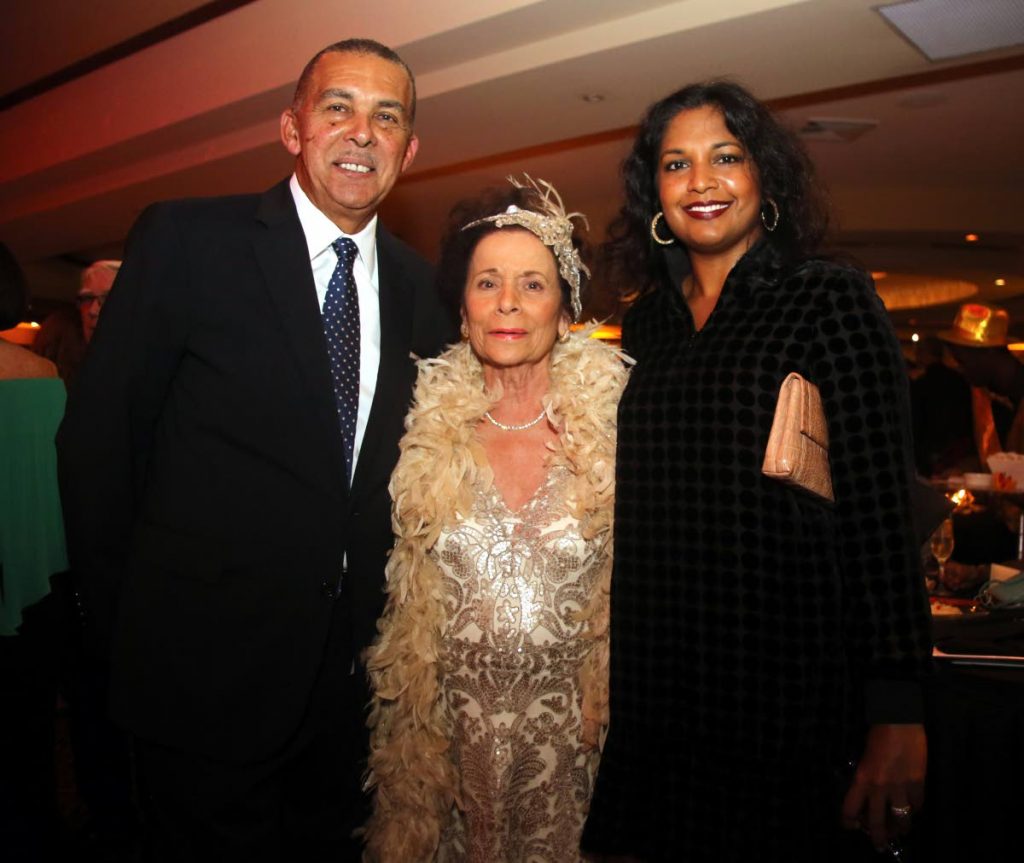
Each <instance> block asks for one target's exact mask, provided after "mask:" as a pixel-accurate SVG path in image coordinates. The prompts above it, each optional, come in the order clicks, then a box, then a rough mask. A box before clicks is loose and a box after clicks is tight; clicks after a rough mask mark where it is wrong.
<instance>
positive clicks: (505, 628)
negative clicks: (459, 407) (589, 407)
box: [432, 468, 604, 863]
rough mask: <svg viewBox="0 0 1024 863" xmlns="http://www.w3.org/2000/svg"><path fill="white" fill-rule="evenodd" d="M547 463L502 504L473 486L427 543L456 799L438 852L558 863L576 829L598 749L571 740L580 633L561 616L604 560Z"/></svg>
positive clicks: (493, 861) (568, 856) (581, 603)
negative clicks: (521, 500) (440, 606)
mask: <svg viewBox="0 0 1024 863" xmlns="http://www.w3.org/2000/svg"><path fill="white" fill-rule="evenodd" d="M567 479H568V473H567V471H566V470H565V469H564V468H555V469H552V470H551V471H550V472H549V474H548V477H547V479H546V480H545V482H544V483H542V485H541V487H540V488H539V489H538V491H537V492H536V494H535V495H534V497H533V498H532V499H531V500H530V501H529V502H527V503H526V504H525V505H524V506H523V507H522V508H521V509H519V510H517V511H515V512H512V511H510V510H509V509H508V507H507V506H506V505H505V503H504V501H503V500H502V498H501V497H500V495H499V494H498V492H497V491H496V490H495V489H493V488H491V489H486V490H484V489H478V490H477V491H476V494H475V499H474V505H473V511H472V512H471V513H470V514H469V516H468V517H467V518H465V519H463V520H461V521H459V522H458V523H456V524H455V525H454V526H453V527H452V528H451V529H449V530H448V531H446V532H444V533H443V534H442V535H441V538H440V539H439V541H438V543H437V544H436V546H435V547H434V549H433V551H432V555H433V556H434V559H435V561H436V562H437V564H438V566H439V567H440V568H441V571H442V573H443V585H444V598H445V607H446V616H447V621H446V630H445V636H444V639H443V644H442V656H441V668H442V675H441V688H442V695H443V698H444V703H445V705H446V708H447V710H448V714H449V718H450V721H451V724H452V727H453V730H454V734H453V745H452V757H453V758H454V760H455V764H456V766H457V768H458V772H459V775H460V799H461V809H457V810H454V811H453V815H452V819H451V821H450V822H449V824H448V825H447V827H446V829H445V831H444V835H443V837H442V840H441V847H440V850H439V853H438V858H437V859H438V860H439V861H444V863H447V861H471V863H527V861H529V863H535V861H536V863H539V861H551V863H556V861H557V863H565V861H570V863H571V861H574V860H579V859H580V853H579V839H580V833H581V831H582V828H583V822H584V820H585V817H586V812H587V809H588V807H589V803H590V796H591V792H592V789H593V783H594V777H595V775H596V772H597V764H598V754H597V752H596V750H595V751H584V748H583V746H582V744H581V740H580V737H581V728H582V721H581V691H580V684H579V673H580V668H581V666H582V665H583V662H584V659H585V658H586V656H587V654H588V653H589V651H590V647H591V642H590V641H589V640H587V639H586V638H584V637H582V625H581V624H580V623H578V622H577V620H576V618H575V615H576V614H577V613H578V612H579V611H580V610H581V609H582V608H583V607H585V606H586V604H587V601H588V599H589V598H590V595H591V591H592V590H594V589H595V588H596V585H597V583H598V580H599V575H600V571H601V567H602V563H603V562H604V553H603V551H602V550H601V548H600V547H599V543H597V542H594V541H588V540H585V539H584V538H583V537H582V536H581V535H580V533H579V525H578V522H577V521H576V519H575V518H573V517H572V515H571V514H570V512H569V509H568V507H567V505H566V502H565V500H564V495H563V490H564V489H565V488H566V487H567V484H568V483H567Z"/></svg>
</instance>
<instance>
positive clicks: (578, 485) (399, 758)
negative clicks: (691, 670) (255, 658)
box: [365, 330, 629, 863]
mask: <svg viewBox="0 0 1024 863" xmlns="http://www.w3.org/2000/svg"><path fill="white" fill-rule="evenodd" d="M589 334H590V331H589V330H588V331H584V332H582V333H577V334H573V335H572V336H570V338H569V339H568V341H567V343H566V344H556V345H555V348H554V350H553V352H552V358H551V376H550V377H551V386H550V390H549V392H548V394H547V396H545V398H544V407H545V410H546V411H547V414H548V418H549V419H550V420H551V422H552V425H553V426H554V427H555V428H557V429H558V430H559V433H558V438H557V441H556V442H555V443H554V444H553V445H551V456H550V462H551V464H552V465H563V466H565V467H567V468H568V469H569V472H570V475H571V477H572V480H571V482H572V487H571V488H570V489H569V490H568V492H569V493H568V495H567V499H569V500H570V501H572V504H573V507H574V510H573V515H574V516H575V517H576V518H577V519H578V520H579V522H580V527H581V532H582V533H583V535H584V536H586V537H588V538H595V537H601V538H602V539H603V541H604V543H605V549H604V550H605V553H606V555H607V564H606V566H605V571H604V572H603V573H602V575H601V578H600V580H599V586H598V588H597V589H596V590H595V591H594V595H593V597H592V599H591V602H590V604H589V606H588V607H587V608H586V609H584V610H583V612H582V613H581V615H580V618H581V620H584V621H586V624H587V625H586V627H585V632H586V634H587V637H590V638H593V639H594V640H595V645H594V647H593V649H592V650H591V651H590V654H589V655H588V658H587V662H586V664H585V666H584V669H583V671H582V678H583V679H582V680H581V688H582V691H583V714H584V719H585V721H586V724H587V725H588V726H589V727H590V728H592V729H596V728H597V727H606V726H607V723H608V591H609V583H610V577H611V542H612V515H613V502H614V489H615V416H616V410H617V406H618V401H619V396H620V395H621V394H622V388H623V387H624V386H625V382H626V376H627V372H626V366H625V363H626V362H629V360H628V358H626V357H625V355H623V354H621V353H620V352H618V351H616V350H614V349H612V348H610V347H608V346H607V345H604V344H601V343H600V342H598V341H595V340H594V339H591V338H589ZM499 397H500V394H496V393H494V392H488V391H487V390H486V389H485V387H484V378H483V370H482V368H481V366H480V363H479V361H478V360H477V359H476V357H475V356H474V354H473V352H472V350H471V349H470V347H469V345H468V344H459V345H456V346H454V347H452V348H450V349H449V350H448V351H447V352H446V353H445V354H443V355H442V356H440V357H438V358H437V359H431V360H422V361H421V362H420V364H419V377H418V379H417V382H416V389H415V392H414V400H413V407H412V409H411V410H410V412H409V416H408V417H407V418H406V423H405V426H406V434H405V436H404V437H403V438H402V442H401V455H400V457H399V460H398V466H397V467H396V468H395V472H394V474H393V476H392V478H391V496H392V500H393V501H394V503H393V507H392V521H393V527H394V532H395V536H396V538H397V540H396V544H395V548H394V550H393V552H392V554H391V557H390V559H389V561H388V566H387V573H388V585H387V592H388V600H387V607H386V609H385V612H384V615H383V617H382V618H381V620H380V622H379V623H378V625H377V626H378V630H379V635H378V637H377V640H376V641H375V643H374V645H373V647H371V648H370V650H369V653H368V656H367V667H368V668H369V671H370V676H371V678H372V680H373V684H374V697H373V705H372V710H371V715H370V726H371V728H372V733H371V747H370V750H371V751H370V762H369V765H370V773H369V778H368V781H367V787H372V788H373V789H374V791H375V794H374V812H373V815H372V817H371V819H370V821H369V823H368V824H367V827H366V831H365V838H366V843H367V852H368V857H369V859H371V860H375V861H383V863H390V861H402V863H412V862H413V861H425V860H431V859H433V857H434V855H435V853H436V851H437V848H438V845H439V842H440V838H441V831H442V830H443V828H444V825H445V823H446V821H447V819H448V817H449V815H450V812H451V808H452V806H455V805H458V797H459V783H458V776H457V773H456V770H455V767H454V765H453V763H452V761H451V759H450V757H449V755H448V748H449V741H450V737H451V729H450V726H449V722H448V719H447V716H446V713H445V708H444V704H443V703H442V699H441V692H440V684H439V680H438V656H439V653H440V640H441V634H442V631H443V627H444V623H445V610H444V601H443V594H442V585H441V573H440V571H439V569H438V567H437V566H436V564H435V563H434V562H433V560H432V559H431V557H430V554H429V552H430V550H431V549H432V548H433V547H434V545H435V544H436V542H437V540H438V537H439V536H440V534H441V531H442V530H443V529H444V528H445V527H448V526H450V525H452V524H454V523H455V521H456V520H457V519H458V518H459V517H460V516H463V515H467V514H468V513H469V512H470V509H471V507H472V502H473V490H474V486H475V484H476V483H478V482H479V483H481V484H483V485H484V487H488V486H489V485H490V484H491V482H492V481H493V475H492V474H491V471H490V468H489V467H488V465H487V460H486V458H485V457H484V453H483V448H482V446H481V445H480V443H479V442H478V441H477V439H476V434H475V430H476V426H477V424H478V422H479V421H480V419H481V417H482V416H483V414H484V411H486V410H488V409H490V408H491V407H492V406H493V405H494V404H496V403H497V401H498V398H499ZM593 736H594V737H595V738H596V732H595V733H594V735H593Z"/></svg>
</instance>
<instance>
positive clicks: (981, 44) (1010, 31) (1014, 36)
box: [878, 0, 1024, 61]
mask: <svg viewBox="0 0 1024 863" xmlns="http://www.w3.org/2000/svg"><path fill="white" fill-rule="evenodd" d="M878 13H879V14H880V15H881V16H882V17H883V18H885V20H886V21H887V22H888V23H889V24H891V25H892V26H893V28H895V29H896V31H897V32H899V33H900V35H902V36H903V37H904V38H905V39H907V40H908V41H909V42H910V43H911V44H912V45H913V46H914V47H915V48H917V49H918V50H919V51H920V52H921V53H922V54H924V55H925V57H927V58H928V59H929V60H932V61H935V60H949V59H951V58H953V57H962V56H964V55H965V54H977V53H979V52H981V51H995V50H997V49H999V48H1010V47H1012V46H1014V45H1019V44H1021V43H1022V42H1024V4H1022V3H1021V2H1020V0H986V2H984V3H978V2H974V3H965V2H964V0H907V2H903V3H890V4H888V5H886V6H879V7H878Z"/></svg>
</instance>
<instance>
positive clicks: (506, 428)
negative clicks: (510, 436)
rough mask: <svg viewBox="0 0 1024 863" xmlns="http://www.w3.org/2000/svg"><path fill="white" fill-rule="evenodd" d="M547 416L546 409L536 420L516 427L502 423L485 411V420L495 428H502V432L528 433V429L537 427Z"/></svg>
mask: <svg viewBox="0 0 1024 863" xmlns="http://www.w3.org/2000/svg"><path fill="white" fill-rule="evenodd" d="M545 416H547V409H546V408H545V409H544V410H542V411H541V412H540V413H539V414H537V416H536V418H534V419H532V420H530V421H529V422H528V423H521V424H520V425H515V424H513V423H508V424H505V423H500V422H498V421H497V420H496V419H495V418H494V417H492V416H491V412H490V411H484V418H485V419H486V420H487V422H489V423H490V424H491V425H492V426H495V427H496V428H500V429H501V430H502V431H526V430H527V429H532V428H533V427H534V426H535V425H537V423H539V422H540V421H541V420H542V419H544V417H545Z"/></svg>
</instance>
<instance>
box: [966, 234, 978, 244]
mask: <svg viewBox="0 0 1024 863" xmlns="http://www.w3.org/2000/svg"><path fill="white" fill-rule="evenodd" d="M964 239H965V240H967V242H968V243H976V242H978V235H977V234H964Z"/></svg>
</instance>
